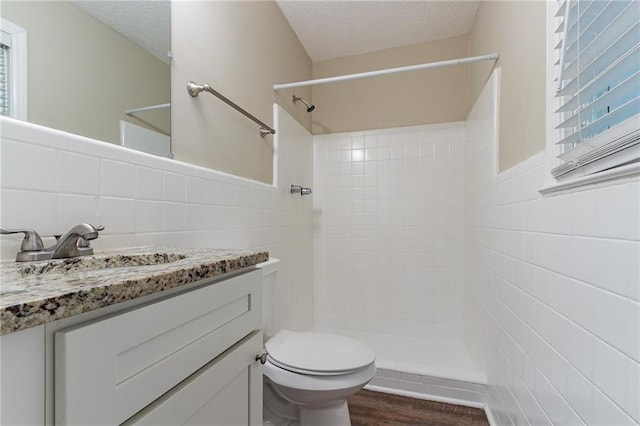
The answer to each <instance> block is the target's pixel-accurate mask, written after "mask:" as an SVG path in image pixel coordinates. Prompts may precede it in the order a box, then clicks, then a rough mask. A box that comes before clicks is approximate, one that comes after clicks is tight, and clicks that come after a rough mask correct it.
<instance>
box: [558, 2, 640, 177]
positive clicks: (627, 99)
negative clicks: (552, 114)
mask: <svg viewBox="0 0 640 426" xmlns="http://www.w3.org/2000/svg"><path fill="white" fill-rule="evenodd" d="M567 1H568V3H567V2H558V4H559V9H564V11H561V10H559V11H558V13H557V14H556V16H557V17H564V18H563V19H557V21H562V22H560V25H559V26H558V27H557V28H558V29H560V28H561V27H563V30H561V31H560V32H559V34H558V36H556V37H557V38H558V39H559V42H558V43H557V47H556V50H557V52H558V57H559V58H560V59H559V61H558V62H557V63H558V64H559V66H558V67H557V69H558V74H557V82H558V85H559V89H558V91H557V93H556V96H557V97H558V99H559V106H558V108H557V110H556V115H557V123H558V124H557V126H556V129H558V132H559V133H558V139H557V141H556V144H558V145H560V146H562V147H563V149H562V152H561V153H560V155H559V156H558V158H559V159H560V160H561V161H563V163H562V164H561V165H560V166H558V167H556V168H555V169H553V170H552V174H553V175H554V176H556V177H558V176H561V175H563V174H565V173H568V172H570V171H572V170H575V169H576V168H583V171H585V170H586V169H585V168H584V167H585V165H586V164H590V166H589V170H596V169H597V167H596V166H595V165H594V164H593V163H595V162H599V161H602V164H605V162H604V158H605V157H608V156H610V159H608V160H607V161H606V164H607V166H610V165H611V163H612V162H615V161H629V160H628V159H627V157H626V154H624V152H623V151H625V150H627V152H628V153H631V155H633V153H634V152H636V151H638V150H639V149H640V130H639V129H640V6H639V4H638V3H637V1H635V0H567ZM556 32H557V30H556ZM636 145H638V146H637V147H636ZM634 147H635V148H634ZM636 148H637V149H636ZM636 155H637V152H636ZM638 160H640V156H637V157H636V158H635V159H634V160H633V161H638Z"/></svg>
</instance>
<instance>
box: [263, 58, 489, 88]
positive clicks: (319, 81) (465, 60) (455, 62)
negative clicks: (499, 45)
mask: <svg viewBox="0 0 640 426" xmlns="http://www.w3.org/2000/svg"><path fill="white" fill-rule="evenodd" d="M499 57H500V55H499V54H497V53H492V54H489V55H482V56H471V57H469V58H461V59H450V60H448V61H440V62H431V63H428V64H418V65H409V66H406V67H398V68H387V69H384V70H378V71H368V72H361V73H357V74H347V75H339V76H336V77H327V78H319V79H316V80H306V81H298V82H296V83H285V84H274V85H273V90H281V89H291V88H294V87H305V86H313V85H314V84H327V83H335V82H337V81H346V80H354V79H357V78H367V77H376V76H379V75H388V74H396V73H399V72H407V71H417V70H425V69H429V68H439V67H448V66H451V65H460V64H468V63H471V62H479V61H491V60H493V61H495V60H497V59H498V58H499Z"/></svg>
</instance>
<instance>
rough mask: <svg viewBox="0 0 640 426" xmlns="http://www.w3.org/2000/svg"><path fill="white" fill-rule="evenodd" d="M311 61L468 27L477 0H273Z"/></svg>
mask: <svg viewBox="0 0 640 426" xmlns="http://www.w3.org/2000/svg"><path fill="white" fill-rule="evenodd" d="M276 1H277V3H278V6H279V7H280V10H282V13H283V14H284V16H285V18H286V19H287V21H289V24H290V25H291V27H292V28H293V30H294V31H295V33H296V34H297V36H298V38H299V39H300V42H301V43H302V45H303V46H304V48H305V50H306V51H307V54H308V55H309V57H310V58H311V60H313V61H322V60H325V59H332V58H338V57H341V56H348V55H355V54H359V53H366V52H375V51H378V50H383V49H389V48H392V47H399V46H407V45H411V44H416V43H422V42H426V41H431V40H438V39H443V38H448V37H455V36H459V35H463V34H467V33H469V32H470V31H471V27H472V25H473V21H474V19H475V16H476V11H477V10H478V5H479V4H480V2H479V1H466V0H457V1H453V0H449V1H431V0H417V1H401V0H383V1H356V0H350V1H345V0H342V1H326V0H324V1H317V0H293V1H292V0H276Z"/></svg>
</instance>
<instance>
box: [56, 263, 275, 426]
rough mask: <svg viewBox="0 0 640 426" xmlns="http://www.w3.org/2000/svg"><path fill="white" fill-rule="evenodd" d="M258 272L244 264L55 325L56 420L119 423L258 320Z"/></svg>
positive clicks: (246, 332)
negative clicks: (178, 289)
mask: <svg viewBox="0 0 640 426" xmlns="http://www.w3.org/2000/svg"><path fill="white" fill-rule="evenodd" d="M261 280H262V271H259V270H258V271H252V272H248V273H245V274H242V275H239V276H235V277H232V278H229V279H226V280H223V281H219V282H214V283H212V284H210V285H205V286H203V287H200V288H197V289H194V290H192V291H189V292H185V293H180V294H178V295H176V296H172V297H169V298H167V299H164V300H161V301H158V302H153V303H151V304H149V305H146V306H142V307H138V308H135V309H132V310H130V311H127V312H124V313H118V314H116V315H113V316H110V317H107V318H104V319H100V320H98V321H94V322H90V323H88V324H81V325H79V326H75V327H71V328H69V329H65V330H61V331H58V332H56V337H55V418H56V424H57V425H61V426H63V425H82V426H87V425H105V424H120V423H122V422H123V421H125V420H127V419H128V418H130V417H131V416H133V415H134V414H136V413H137V412H138V411H140V410H142V409H143V408H144V407H146V406H147V405H149V404H150V403H151V402H153V401H154V400H156V399H157V398H159V397H160V396H162V395H163V394H164V393H166V392H167V391H169V390H170V389H172V388H173V387H174V386H176V385H177V384H178V383H180V382H182V381H183V380H184V379H186V378H187V377H189V376H190V375H191V374H193V373H194V372H195V371H197V370H198V369H200V368H201V367H202V366H203V365H205V364H207V363H208V362H209V361H211V360H213V359H215V358H216V357H218V356H219V355H220V354H222V353H223V352H225V351H226V350H227V349H228V348H229V347H231V346H232V345H234V344H235V343H236V342H238V341H240V340H241V339H242V338H244V337H245V336H248V335H249V334H251V333H252V332H253V331H254V330H256V329H258V328H260V321H261V318H262V314H261V312H262V311H261V307H262V298H261V295H262V292H261ZM254 355H255V354H254Z"/></svg>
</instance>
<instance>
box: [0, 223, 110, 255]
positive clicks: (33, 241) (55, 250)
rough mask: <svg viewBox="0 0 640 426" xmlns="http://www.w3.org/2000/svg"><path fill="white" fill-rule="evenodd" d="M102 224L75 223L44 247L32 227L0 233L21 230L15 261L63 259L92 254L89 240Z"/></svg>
mask: <svg viewBox="0 0 640 426" xmlns="http://www.w3.org/2000/svg"><path fill="white" fill-rule="evenodd" d="M103 230H104V226H98V227H97V228H96V227H94V226H93V225H91V224H89V223H82V224H80V225H76V226H74V227H73V228H71V229H70V230H69V232H67V233H66V234H65V235H64V236H63V237H61V238H60V239H58V241H57V242H56V243H55V244H54V245H52V246H51V247H47V248H44V244H43V243H42V239H41V238H40V236H39V235H38V233H37V232H36V231H34V230H32V229H3V228H0V234H17V233H19V232H22V233H23V234H24V240H22V246H21V247H20V251H19V252H18V254H17V256H16V262H32V261H37V260H49V259H64V258H68V257H77V256H86V255H91V254H93V249H92V248H91V247H89V241H90V240H95V239H96V238H98V235H99V234H98V231H103Z"/></svg>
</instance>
